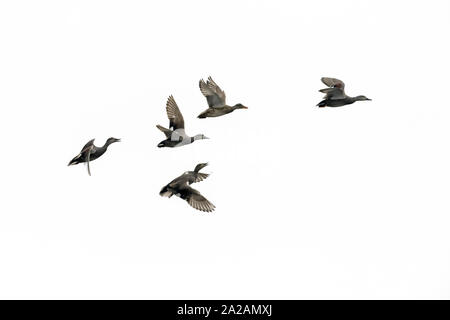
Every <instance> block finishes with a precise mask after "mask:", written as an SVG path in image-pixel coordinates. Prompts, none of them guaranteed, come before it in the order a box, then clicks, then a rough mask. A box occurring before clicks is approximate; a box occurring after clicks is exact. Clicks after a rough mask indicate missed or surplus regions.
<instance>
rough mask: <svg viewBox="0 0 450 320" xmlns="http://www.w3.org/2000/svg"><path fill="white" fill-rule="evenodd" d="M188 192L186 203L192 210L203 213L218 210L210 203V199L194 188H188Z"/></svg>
mask: <svg viewBox="0 0 450 320" xmlns="http://www.w3.org/2000/svg"><path fill="white" fill-rule="evenodd" d="M186 192H187V197H186V201H187V203H189V205H190V206H191V207H192V208H194V209H197V210H200V211H203V212H212V211H214V209H215V208H216V207H215V206H214V205H213V204H212V203H211V202H209V201H208V199H206V198H205V197H204V196H202V195H201V194H200V192H198V191H197V190H195V189H194V188H191V187H189V186H187V187H186Z"/></svg>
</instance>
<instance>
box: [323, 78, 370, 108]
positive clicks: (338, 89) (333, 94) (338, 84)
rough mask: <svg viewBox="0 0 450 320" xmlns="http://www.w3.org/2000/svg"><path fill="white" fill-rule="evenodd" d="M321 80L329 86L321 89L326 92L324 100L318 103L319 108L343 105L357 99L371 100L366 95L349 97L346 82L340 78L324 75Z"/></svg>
mask: <svg viewBox="0 0 450 320" xmlns="http://www.w3.org/2000/svg"><path fill="white" fill-rule="evenodd" d="M321 80H322V82H323V83H324V84H325V85H326V86H328V88H325V89H321V90H319V91H320V92H322V93H325V97H324V98H323V100H322V101H320V102H319V103H318V104H317V106H318V107H319V108H323V107H342V106H345V105H347V104H352V103H354V102H355V101H371V99H369V98H367V97H366V96H356V97H349V96H348V95H346V94H345V91H344V88H345V84H344V82H343V81H341V80H339V79H335V78H327V77H323V78H322V79H321Z"/></svg>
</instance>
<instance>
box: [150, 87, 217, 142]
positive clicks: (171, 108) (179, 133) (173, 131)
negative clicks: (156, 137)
mask: <svg viewBox="0 0 450 320" xmlns="http://www.w3.org/2000/svg"><path fill="white" fill-rule="evenodd" d="M166 112H167V117H168V118H169V121H170V124H169V128H170V129H167V128H164V127H163V126H160V125H159V124H158V125H156V127H157V128H158V129H159V130H161V131H162V132H163V133H164V134H165V135H166V140H163V141H161V142H160V143H159V144H158V147H159V148H163V147H168V148H174V147H180V146H184V145H186V144H190V143H192V142H194V141H195V140H202V139H209V138H208V137H205V135H203V134H197V135H195V136H193V137H190V136H188V135H187V134H186V132H185V131H184V119H183V115H182V114H181V112H180V108H178V105H177V103H176V102H175V99H174V98H173V96H170V97H169V99H167V103H166Z"/></svg>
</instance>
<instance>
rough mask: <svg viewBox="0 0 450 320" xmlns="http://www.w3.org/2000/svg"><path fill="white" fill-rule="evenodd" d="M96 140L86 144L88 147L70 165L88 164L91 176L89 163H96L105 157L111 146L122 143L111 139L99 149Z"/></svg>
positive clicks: (89, 171)
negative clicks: (96, 160)
mask: <svg viewBox="0 0 450 320" xmlns="http://www.w3.org/2000/svg"><path fill="white" fill-rule="evenodd" d="M94 140H95V139H92V140H91V141H89V142H88V143H86V145H85V146H84V147H83V149H81V151H80V153H79V154H78V155H77V156H76V157H75V158H73V159H72V160H70V162H69V164H68V165H69V166H73V165H75V164H79V163H83V162H86V163H87V168H88V173H89V175H91V168H90V166H89V163H90V162H91V161H94V160H95V159H98V158H99V157H100V156H101V155H103V154H104V153H105V152H106V150H107V149H108V147H109V145H110V144H112V143H114V142H119V141H120V139H116V138H109V139H108V140H106V142H105V144H104V145H103V147H97V146H95V145H94Z"/></svg>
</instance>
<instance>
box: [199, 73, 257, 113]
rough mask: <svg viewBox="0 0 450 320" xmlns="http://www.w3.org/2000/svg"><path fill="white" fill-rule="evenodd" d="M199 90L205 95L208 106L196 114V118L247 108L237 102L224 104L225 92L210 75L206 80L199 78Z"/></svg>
mask: <svg viewBox="0 0 450 320" xmlns="http://www.w3.org/2000/svg"><path fill="white" fill-rule="evenodd" d="M199 85H200V91H201V92H202V94H203V95H204V96H205V97H206V101H207V102H208V106H209V108H208V109H206V110H205V111H203V112H202V113H200V114H199V115H198V118H200V119H204V118H211V117H220V116H223V115H226V114H228V113H230V112H233V111H234V110H236V109H248V108H247V107H246V106H244V105H242V104H240V103H238V104H235V105H234V106H229V105H227V104H226V96H225V92H224V91H223V90H222V89H220V87H219V86H218V85H217V84H216V83H215V82H214V80H213V79H212V78H211V77H208V81H207V82H205V81H204V80H203V79H201V80H200V83H199Z"/></svg>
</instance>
